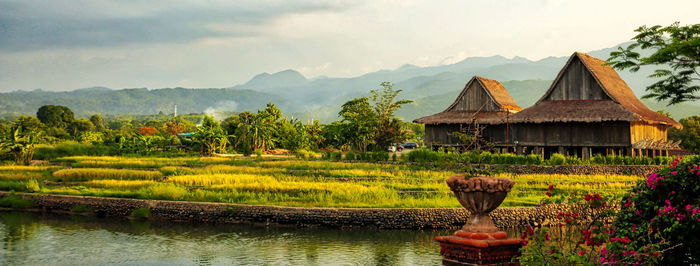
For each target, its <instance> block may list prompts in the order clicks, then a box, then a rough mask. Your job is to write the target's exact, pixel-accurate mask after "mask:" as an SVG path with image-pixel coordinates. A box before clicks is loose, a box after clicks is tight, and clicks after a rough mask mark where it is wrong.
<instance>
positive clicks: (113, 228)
mask: <svg viewBox="0 0 700 266" xmlns="http://www.w3.org/2000/svg"><path fill="white" fill-rule="evenodd" d="M452 231H453V230H442V231H418V230H368V229H352V230H341V229H319V228H286V227H260V226H249V225H208V224H201V225H197V224H172V223H149V222H135V221H124V220H114V219H111V220H110V219H103V218H94V217H83V216H63V215H52V214H35V213H23V212H0V237H2V243H1V245H2V246H1V248H0V264H2V265H17V264H31V265H46V264H51V265H55V264H60V265H76V264H82V265H84V264H118V265H133V264H138V265H143V264H149V265H166V264H167V265H173V264H179V265H217V264H227V265H229V264H255V265H267V264H272V265H329V264H353V265H357V264H359V265H392V264H395V265H435V264H440V263H441V258H440V252H439V250H440V247H439V245H438V243H437V242H436V241H435V240H433V237H435V236H436V235H444V234H450V233H452Z"/></svg>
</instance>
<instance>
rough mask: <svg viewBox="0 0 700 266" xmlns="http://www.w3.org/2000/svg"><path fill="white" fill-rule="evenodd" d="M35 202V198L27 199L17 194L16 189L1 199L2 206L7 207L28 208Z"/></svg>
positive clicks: (0, 204)
mask: <svg viewBox="0 0 700 266" xmlns="http://www.w3.org/2000/svg"><path fill="white" fill-rule="evenodd" d="M35 203H36V199H35V198H28V199H25V198H23V197H21V196H18V195H15V193H14V191H11V192H10V195H7V196H6V197H4V198H2V199H0V206H2V207H6V208H15V209H26V208H31V207H32V206H34V204H35Z"/></svg>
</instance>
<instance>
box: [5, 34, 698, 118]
mask: <svg viewBox="0 0 700 266" xmlns="http://www.w3.org/2000/svg"><path fill="white" fill-rule="evenodd" d="M620 45H622V46H625V45H627V44H626V43H623V44H620ZM616 47H618V45H616V46H614V47H611V48H606V49H602V50H597V51H590V52H588V54H590V55H592V56H594V57H598V58H601V59H607V58H608V55H609V54H610V52H611V51H612V50H614V49H616ZM572 53H573V51H572ZM567 59H568V56H564V57H548V58H544V59H541V60H537V61H532V60H528V59H526V58H522V57H514V58H505V57H503V56H498V55H497V56H490V57H469V58H466V59H464V60H462V61H460V62H457V63H454V64H448V65H437V66H426V67H419V66H415V65H410V64H407V65H403V66H401V67H399V68H397V69H394V70H380V71H376V72H371V73H367V74H364V75H361V76H357V77H349V78H329V77H318V78H313V79H308V78H306V77H304V76H303V75H302V74H301V73H299V72H297V71H295V70H291V69H289V70H285V71H281V72H277V73H273V74H269V73H262V74H258V75H256V76H255V77H253V78H252V79H251V80H249V81H248V82H246V83H244V84H240V85H235V86H231V87H229V88H211V89H188V88H165V89H154V90H148V89H145V88H140V89H120V90H111V89H108V88H104V87H91V88H84V89H78V90H74V91H69V92H47V91H40V90H39V91H15V92H9V93H0V116H6V117H8V116H17V115H20V114H24V115H33V114H34V113H35V112H36V110H37V109H38V108H39V107H40V106H41V105H45V104H54V105H56V104H58V105H65V106H68V107H69V108H71V109H72V110H73V111H74V113H76V115H78V116H89V115H92V114H94V113H101V114H119V113H131V114H155V113H158V112H161V111H162V112H164V113H172V110H173V108H174V105H177V108H178V110H179V111H178V112H179V113H201V112H212V111H216V110H221V111H224V110H225V111H245V110H252V111H255V110H257V109H262V108H264V107H265V104H266V103H268V102H272V103H275V104H276V105H277V106H278V107H280V109H282V110H283V111H284V112H285V113H286V114H288V115H290V116H293V117H295V118H298V119H301V120H310V119H319V120H321V121H322V122H325V123H327V122H330V121H334V120H337V119H338V117H337V113H338V111H339V109H340V105H342V104H343V103H344V102H346V101H348V100H350V99H352V98H355V97H361V96H367V95H368V94H369V91H370V90H371V89H375V88H378V87H379V84H380V83H381V82H383V81H390V82H393V83H394V84H395V86H394V88H396V89H401V90H402V92H401V93H400V94H399V96H398V98H401V99H410V100H413V101H414V102H413V103H411V104H408V105H405V106H404V107H402V108H401V109H400V110H399V111H398V112H397V115H398V116H399V117H401V118H403V119H404V120H406V121H410V120H413V119H415V118H418V117H421V116H425V115H430V114H433V113H437V112H440V111H442V110H444V109H445V108H446V107H447V106H448V105H449V104H450V103H452V102H453V101H454V99H455V97H456V96H457V95H458V94H459V92H460V91H461V90H462V88H463V87H464V85H465V83H466V82H467V81H468V80H469V79H470V78H471V77H472V76H474V75H479V76H484V77H487V78H491V79H496V80H499V81H501V82H502V83H503V85H504V86H505V87H506V89H508V91H509V92H510V94H511V95H512V96H513V98H514V99H515V100H516V102H517V103H518V104H519V105H520V106H521V107H523V108H526V107H528V106H530V105H532V104H533V103H534V102H536V101H537V100H538V99H539V97H540V96H541V95H542V94H543V93H544V92H545V91H546V90H547V89H548V88H549V86H550V84H551V82H552V80H553V79H554V78H555V77H556V75H557V73H558V72H559V70H560V69H561V68H562V67H563V66H564V64H565V63H566V60H567ZM651 71H653V70H652V68H642V69H641V70H640V71H639V72H636V73H630V72H628V71H620V72H619V74H620V76H622V78H623V79H624V80H625V81H626V82H627V83H628V85H629V86H630V87H631V88H632V90H633V91H634V93H635V94H636V95H637V96H641V95H643V94H644V88H645V87H646V86H647V85H648V84H651V83H652V80H651V79H649V78H647V76H648V75H649V74H650V73H651ZM643 102H644V103H645V104H646V105H647V106H648V107H649V108H651V109H652V110H665V111H667V112H669V113H671V115H672V116H673V117H674V118H675V119H680V118H683V117H687V116H691V115H700V103H698V102H691V103H684V104H679V105H674V106H670V107H667V106H666V105H665V104H664V103H659V102H656V101H653V100H643Z"/></svg>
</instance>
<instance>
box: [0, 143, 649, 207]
mask: <svg viewBox="0 0 700 266" xmlns="http://www.w3.org/2000/svg"><path fill="white" fill-rule="evenodd" d="M54 163H55V164H56V165H52V166H0V190H15V191H24V192H35V193H47V194H66V195H88V196H104V197H125V198H140V199H162V200H185V201H206V202H225V203H237V204H264V205H278V206H299V207H354V208H369V207H381V208H443V207H460V205H459V203H458V202H457V200H456V199H455V197H454V196H453V195H452V192H451V191H450V189H449V188H448V187H447V185H446V184H445V182H444V180H445V179H446V178H448V177H450V176H452V175H455V174H457V173H456V172H453V171H449V170H441V169H428V168H425V166H416V165H406V164H375V163H349V162H329V161H320V160H297V159H289V158H284V159H275V158H274V157H273V158H269V157H266V158H264V159H261V158H258V159H253V158H243V157H235V158H219V157H178V158H155V157H141V158H138V157H108V156H105V157H91V156H73V157H64V158H59V159H57V160H56V161H55V162H54ZM498 176H502V177H508V178H511V179H513V180H515V181H516V185H515V187H514V188H513V190H512V191H511V193H510V194H509V196H508V197H507V198H506V200H505V201H504V203H503V206H535V205H538V204H539V202H540V201H541V200H542V199H543V198H544V197H546V196H545V195H544V192H545V191H546V190H547V187H548V186H549V184H555V185H556V187H557V188H558V189H561V190H564V191H566V192H568V193H572V194H576V193H579V194H581V193H583V194H585V193H600V194H602V195H604V196H607V197H611V198H620V197H621V195H622V194H623V193H624V192H625V191H626V190H627V189H628V188H629V187H631V186H632V185H633V184H634V183H635V182H637V181H638V180H640V177H637V176H623V175H513V174H507V173H506V174H500V175H498ZM37 182H38V184H39V187H38V188H37V187H36V183H37Z"/></svg>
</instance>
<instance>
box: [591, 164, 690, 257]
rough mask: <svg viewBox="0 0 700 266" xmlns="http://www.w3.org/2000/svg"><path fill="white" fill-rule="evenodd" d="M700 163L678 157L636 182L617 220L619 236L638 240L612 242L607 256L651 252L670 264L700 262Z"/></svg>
mask: <svg viewBox="0 0 700 266" xmlns="http://www.w3.org/2000/svg"><path fill="white" fill-rule="evenodd" d="M699 165H700V158H698V157H693V158H692V159H686V160H683V159H682V157H679V158H675V159H674V160H673V161H672V162H671V164H670V166H669V167H667V168H664V169H661V170H659V171H658V172H656V173H652V174H650V175H649V176H648V177H647V178H646V180H643V181H641V182H639V183H638V184H637V185H636V186H635V187H633V188H632V189H631V190H630V191H629V192H628V193H627V194H626V195H625V196H624V197H623V198H622V202H621V204H622V206H623V207H622V208H621V210H620V212H619V213H618V215H617V220H616V221H615V223H614V226H615V227H616V228H617V232H616V235H619V236H625V237H628V238H629V239H632V241H630V242H629V243H624V244H623V243H610V244H609V245H608V250H609V251H610V252H609V253H608V254H607V255H606V256H604V258H603V260H606V261H610V262H616V261H617V260H620V259H623V257H624V258H629V257H635V258H637V259H643V257H649V256H651V257H653V258H654V259H655V261H657V262H659V263H661V264H666V265H671V264H698V263H700V168H699V167H700V166H699ZM624 260H627V261H629V260H628V259H624ZM632 262H636V261H632Z"/></svg>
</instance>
